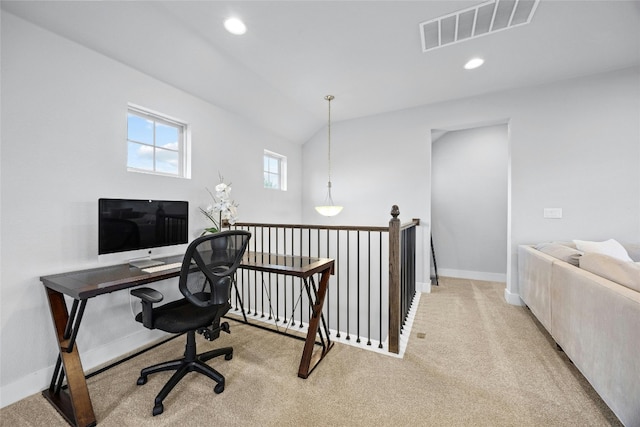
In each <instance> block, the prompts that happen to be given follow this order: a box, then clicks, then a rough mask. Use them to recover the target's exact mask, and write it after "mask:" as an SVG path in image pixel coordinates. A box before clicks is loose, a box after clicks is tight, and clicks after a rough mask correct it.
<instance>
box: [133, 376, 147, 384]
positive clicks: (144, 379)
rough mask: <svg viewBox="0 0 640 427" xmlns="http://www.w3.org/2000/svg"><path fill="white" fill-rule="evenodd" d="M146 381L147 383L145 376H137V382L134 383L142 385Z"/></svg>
mask: <svg viewBox="0 0 640 427" xmlns="http://www.w3.org/2000/svg"><path fill="white" fill-rule="evenodd" d="M146 383H147V377H140V378H138V381H137V383H136V384H138V385H144V384H146Z"/></svg>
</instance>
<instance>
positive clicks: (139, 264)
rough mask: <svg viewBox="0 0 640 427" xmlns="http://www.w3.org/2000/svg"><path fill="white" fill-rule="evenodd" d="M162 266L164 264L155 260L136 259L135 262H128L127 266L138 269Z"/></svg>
mask: <svg viewBox="0 0 640 427" xmlns="http://www.w3.org/2000/svg"><path fill="white" fill-rule="evenodd" d="M162 264H164V262H162V261H158V260H157V259H137V260H133V261H129V265H130V266H131V267H136V268H140V269H142V268H149V267H155V266H156V265H162Z"/></svg>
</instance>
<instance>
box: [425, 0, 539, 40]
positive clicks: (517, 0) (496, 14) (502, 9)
mask: <svg viewBox="0 0 640 427" xmlns="http://www.w3.org/2000/svg"><path fill="white" fill-rule="evenodd" d="M539 2H540V0H489V1H487V2H484V3H481V4H479V5H478V6H474V7H470V8H467V9H463V10H459V11H457V12H454V13H451V14H449V15H445V16H441V17H439V18H436V19H432V20H430V21H426V22H422V23H421V24H420V35H421V39H422V51H423V52H427V51H429V50H433V49H437V48H440V47H443V46H447V45H450V44H454V43H459V42H462V41H465V40H471V39H474V38H477V37H481V36H485V35H487V34H492V33H495V32H497V31H502V30H507V29H509V28H514V27H517V26H520V25H525V24H528V23H529V22H531V18H532V17H533V14H534V13H535V11H536V8H537V7H538V3H539Z"/></svg>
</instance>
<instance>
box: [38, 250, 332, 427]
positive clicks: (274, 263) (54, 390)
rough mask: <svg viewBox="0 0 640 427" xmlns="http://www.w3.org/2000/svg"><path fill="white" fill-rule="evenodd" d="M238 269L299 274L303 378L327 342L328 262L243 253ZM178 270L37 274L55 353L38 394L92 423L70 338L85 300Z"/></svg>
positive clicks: (70, 416)
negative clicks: (303, 301)
mask: <svg viewBox="0 0 640 427" xmlns="http://www.w3.org/2000/svg"><path fill="white" fill-rule="evenodd" d="M182 258H183V256H182V255H179V256H173V257H166V258H162V259H161V261H163V262H165V263H166V264H171V263H176V262H181V261H182ZM240 268H244V269H249V270H257V271H264V272H268V273H276V274H283V275H288V276H296V277H300V278H302V279H303V283H304V285H305V288H306V290H307V294H308V296H309V303H310V305H311V309H312V310H311V318H310V319H309V328H308V331H307V337H306V339H305V344H304V348H303V351H302V357H301V360H300V367H299V369H298V376H299V377H301V378H307V377H308V376H309V374H311V372H312V371H313V369H314V368H315V367H316V366H317V365H318V363H320V361H321V360H322V359H323V358H324V356H325V355H326V354H327V353H328V352H329V350H330V349H331V348H332V347H333V343H332V342H331V340H330V337H329V333H328V329H327V326H326V324H325V322H324V317H323V315H322V307H323V305H324V299H325V296H326V292H327V285H328V283H329V277H330V275H331V274H333V268H334V261H333V260H332V259H328V258H310V257H299V256H285V255H274V254H267V253H256V252H247V253H246V254H245V256H244V258H243V260H242V264H241V265H240ZM179 274H180V268H174V269H171V270H165V271H159V272H155V273H146V272H144V271H142V270H141V269H139V268H136V267H130V266H129V265H128V264H120V265H115V266H109V267H99V268H93V269H89V270H80V271H74V272H69V273H61V274H54V275H50V276H43V277H41V278H40V281H41V282H42V283H43V285H44V286H45V290H46V293H47V299H48V301H49V308H50V311H51V317H52V319H53V327H54V330H55V334H56V338H57V340H58V343H59V356H58V360H57V362H56V366H55V368H54V372H53V376H52V378H51V384H50V385H49V388H48V389H46V390H44V391H43V392H42V394H43V396H44V397H45V398H46V399H47V400H48V401H49V402H50V403H51V404H52V405H53V406H54V407H55V408H56V409H57V410H58V412H59V413H60V414H61V415H62V416H63V417H64V418H65V419H66V420H67V421H68V422H69V423H70V424H71V425H74V426H94V425H96V417H95V414H94V412H93V405H92V403H91V397H90V396H89V390H88V388H87V382H86V379H85V374H84V370H83V368H82V363H81V361H80V354H79V352H78V347H77V345H76V343H75V341H76V337H77V334H78V330H79V328H80V322H81V321H82V316H83V314H84V310H85V308H86V305H87V301H88V300H89V299H90V298H93V297H96V296H99V295H103V294H107V293H111V292H115V291H119V290H122V289H129V288H133V287H136V286H140V285H144V284H147V283H153V282H158V281H160V280H164V279H169V278H172V277H177V276H179ZM315 274H320V282H319V284H318V286H317V287H316V283H315V280H314V277H313V276H314V275H315ZM65 295H67V296H69V297H71V298H73V305H72V307H71V310H70V311H69V310H68V309H67V304H66V301H65V299H64V296H65ZM318 336H319V338H320V341H321V348H320V349H317V351H316V352H315V354H314V348H315V343H316V338H317V337H318ZM65 376H66V378H67V387H66V390H65V389H64V388H63V387H62V385H63V381H64V378H65Z"/></svg>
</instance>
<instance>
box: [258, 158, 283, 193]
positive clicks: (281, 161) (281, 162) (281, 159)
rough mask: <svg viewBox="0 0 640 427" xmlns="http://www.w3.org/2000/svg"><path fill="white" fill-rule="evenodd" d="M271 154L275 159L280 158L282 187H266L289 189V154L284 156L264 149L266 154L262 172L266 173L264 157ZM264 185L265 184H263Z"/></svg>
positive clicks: (281, 189)
mask: <svg viewBox="0 0 640 427" xmlns="http://www.w3.org/2000/svg"><path fill="white" fill-rule="evenodd" d="M265 156H269V157H272V158H275V159H278V161H279V162H280V188H270V187H264V188H266V189H268V190H280V191H287V156H283V155H282V154H278V153H276V152H274V151H270V150H264V154H263V156H262V165H263V167H262V174H263V175H264V172H265V170H264V157H265ZM263 185H264V184H263Z"/></svg>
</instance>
